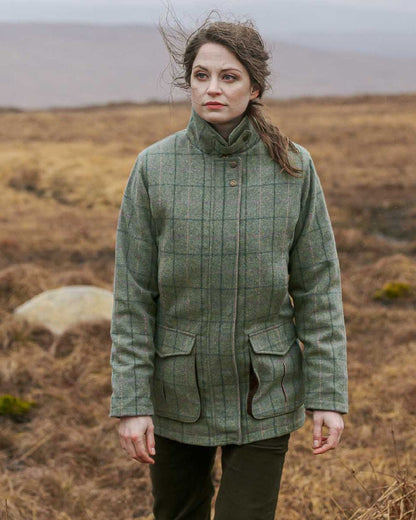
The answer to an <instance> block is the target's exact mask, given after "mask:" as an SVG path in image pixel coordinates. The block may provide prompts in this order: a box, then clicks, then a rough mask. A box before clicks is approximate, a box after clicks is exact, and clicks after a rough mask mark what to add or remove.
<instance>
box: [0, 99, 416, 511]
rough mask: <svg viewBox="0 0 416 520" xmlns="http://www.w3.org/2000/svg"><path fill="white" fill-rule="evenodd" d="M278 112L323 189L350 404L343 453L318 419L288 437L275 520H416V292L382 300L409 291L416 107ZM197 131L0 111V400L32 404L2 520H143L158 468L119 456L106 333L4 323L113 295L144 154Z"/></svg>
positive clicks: (304, 104)
mask: <svg viewBox="0 0 416 520" xmlns="http://www.w3.org/2000/svg"><path fill="white" fill-rule="evenodd" d="M268 109H269V113H270V115H271V117H272V118H273V120H274V121H276V122H278V123H279V125H280V126H281V128H282V129H283V130H284V131H285V132H286V133H287V134H288V135H289V136H291V137H292V138H293V139H294V140H295V141H297V142H299V143H301V144H303V145H304V146H306V147H307V148H308V149H309V150H310V151H311V153H312V156H313V157H314V161H315V164H316V166H317V169H318V172H319V174H320V177H321V179H322V183H323V185H324V189H325V193H326V197H327V201H328V206H329V210H330V213H331V216H332V220H333V223H334V229H335V234H336V238H337V244H338V249H339V254H340V260H341V267H342V273H343V290H344V300H345V315H346V323H347V334H348V339H349V371H350V397H351V410H350V414H349V415H348V416H346V418H345V421H346V429H345V433H344V438H343V442H342V444H341V446H340V447H339V449H338V450H336V451H334V452H331V453H328V454H326V455H323V456H320V457H314V456H313V455H312V453H311V449H310V444H311V423H310V419H308V420H307V424H306V426H305V428H303V429H302V430H300V431H298V432H296V433H294V434H293V436H292V438H291V447H290V451H289V454H288V457H287V464H286V466H285V471H284V478H283V482H282V488H281V497H280V502H279V507H278V516H279V518H283V519H284V520H301V519H302V520H305V519H306V520H347V519H349V520H369V519H377V520H382V519H383V520H384V519H387V520H389V519H390V520H400V519H402V520H411V519H412V520H415V519H416V513H415V507H416V506H415V504H416V498H415V497H416V491H415V478H416V474H415V469H414V468H415V467H416V453H415V450H414V446H415V444H416V434H415V432H416V411H415V402H416V382H415V378H414V367H415V365H416V342H415V338H416V325H415V323H416V320H415V309H416V300H415V293H414V292H410V293H409V295H408V296H407V297H406V298H397V299H393V300H388V299H387V300H386V299H384V300H383V299H381V300H380V299H375V298H374V294H375V293H376V292H377V291H378V290H380V289H381V288H382V287H383V286H385V284H387V283H392V284H394V283H397V282H400V283H405V284H407V285H409V286H411V287H414V286H415V284H416V282H415V280H416V278H415V275H416V240H415V236H416V219H415V216H416V213H415V211H416V210H415V205H414V200H415V195H416V176H415V174H414V165H415V164H416V148H415V147H414V146H413V143H414V142H416V96H394V97H389V96H362V97H355V98H354V97H353V98H339V99H330V98H327V99H321V100H316V99H309V100H308V99H303V100H297V101H294V100H292V101H287V102H276V103H270V104H269V107H268ZM188 115H189V109H188V107H187V106H185V105H177V106H174V107H169V106H165V105H158V106H151V105H149V106H135V105H121V106H110V107H102V108H99V107H96V108H93V109H85V110H55V111H48V112H7V111H3V112H1V113H0V152H1V153H0V171H1V178H0V185H1V189H0V204H1V207H2V214H1V217H0V219H1V227H0V306H1V311H0V395H3V394H12V395H15V396H16V397H20V398H22V399H24V400H30V401H35V402H36V405H37V406H36V407H35V408H34V409H33V410H32V411H31V412H30V414H29V417H28V419H27V420H26V421H25V422H14V421H13V420H12V419H11V418H9V417H2V418H0V468H1V469H0V518H1V519H2V520H3V519H6V518H7V519H10V520H30V519H37V520H50V519H58V520H60V519H62V520H69V519H71V520H75V519H77V520H84V519H86V520H88V519H91V518H98V519H100V520H106V519H113V518H114V517H115V516H116V517H117V518H120V519H123V520H124V519H126V520H127V519H130V518H137V519H142V520H145V519H148V518H149V519H150V516H149V515H150V511H151V493H150V482H149V477H148V468H147V467H144V466H141V465H139V464H137V463H135V462H133V461H130V460H127V459H126V458H125V456H124V455H123V452H122V451H121V450H120V448H119V445H118V439H117V432H116V421H114V420H112V419H109V418H108V406H109V395H110V368H109V351H110V338H109V324H108V323H87V324H83V325H82V326H80V327H77V328H74V329H72V330H69V331H67V332H66V333H65V334H63V335H62V337H60V338H58V339H57V340H56V339H55V338H53V336H52V335H51V334H50V333H49V332H48V331H47V330H46V329H44V328H42V327H31V326H28V325H27V324H26V323H25V322H22V321H18V320H16V319H15V318H14V316H13V315H12V310H13V309H14V308H15V307H16V306H17V305H19V304H20V303H22V302H23V301H25V300H26V299H28V298H30V297H31V296H33V295H35V294H37V293H38V292H40V291H43V290H45V289H51V288H54V287H58V286H60V285H69V284H79V283H81V284H82V283H85V284H94V285H98V286H102V287H105V288H108V289H111V285H112V275H113V250H114V237H115V227H116V219H117V214H118V206H119V203H120V200H121V195H122V191H123V187H124V185H125V182H126V180H127V176H128V173H129V170H130V168H131V166H132V164H133V162H134V159H135V157H136V154H137V152H138V151H139V150H140V149H142V148H143V147H145V146H147V145H148V144H150V143H151V142H153V141H155V140H157V139H159V138H161V137H163V136H165V135H167V134H169V133H171V132H172V131H174V130H176V129H179V128H183V127H184V126H185V125H186V122H187V119H188ZM392 430H394V439H393V438H392V434H391V431H392ZM219 478H220V468H219V464H218V462H217V464H216V469H215V480H216V482H217V483H218V480H219ZM6 499H7V511H6Z"/></svg>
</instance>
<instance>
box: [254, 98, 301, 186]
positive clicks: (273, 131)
mask: <svg viewBox="0 0 416 520" xmlns="http://www.w3.org/2000/svg"><path fill="white" fill-rule="evenodd" d="M262 106H263V104H262V103H261V101H259V100H252V101H250V102H249V104H248V107H247V111H246V114H247V116H248V118H249V119H250V122H251V123H252V124H253V126H254V128H255V129H256V131H257V132H258V134H259V135H260V137H261V140H262V141H263V143H264V145H265V146H266V148H267V151H268V152H269V155H270V157H271V158H272V159H273V160H274V161H276V162H277V163H278V164H279V165H280V166H281V167H282V168H283V170H285V171H286V172H287V173H289V174H290V175H293V176H294V177H300V176H301V174H302V170H300V169H298V168H295V167H294V166H292V165H291V164H290V161H289V151H292V152H295V153H299V150H298V149H297V148H296V146H295V145H294V144H293V143H292V141H291V140H290V139H289V138H288V137H286V136H285V135H283V134H282V133H281V132H280V130H279V128H278V127H277V126H275V125H274V124H273V123H272V122H271V121H268V120H267V119H266V118H265V117H264V113H263V110H262V108H261V107H262Z"/></svg>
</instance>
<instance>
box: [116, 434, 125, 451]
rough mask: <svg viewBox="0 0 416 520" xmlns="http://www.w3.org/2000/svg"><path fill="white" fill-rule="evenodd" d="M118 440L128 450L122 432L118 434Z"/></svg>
mask: <svg viewBox="0 0 416 520" xmlns="http://www.w3.org/2000/svg"><path fill="white" fill-rule="evenodd" d="M118 440H119V441H120V446H121V448H122V449H123V450H125V451H127V445H126V439H125V438H124V437H123V435H122V434H121V433H119V435H118Z"/></svg>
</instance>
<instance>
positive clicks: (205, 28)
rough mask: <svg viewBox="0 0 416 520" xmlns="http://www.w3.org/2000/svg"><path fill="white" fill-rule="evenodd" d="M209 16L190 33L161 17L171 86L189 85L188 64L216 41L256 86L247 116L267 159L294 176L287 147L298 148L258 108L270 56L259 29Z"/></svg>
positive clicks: (190, 70) (176, 21)
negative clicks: (258, 137) (235, 60)
mask: <svg viewBox="0 0 416 520" xmlns="http://www.w3.org/2000/svg"><path fill="white" fill-rule="evenodd" d="M169 14H170V15H172V13H169ZM213 15H218V13H217V11H211V13H210V14H209V15H208V17H207V18H206V20H205V21H204V22H203V24H202V25H200V26H199V27H198V28H197V29H196V30H195V31H193V32H192V33H191V34H188V33H187V31H186V30H185V29H184V28H183V26H182V25H181V23H180V22H179V20H178V19H177V18H176V16H175V15H173V18H174V25H172V24H170V23H169V21H168V17H167V18H166V20H165V24H166V27H163V26H162V24H159V30H160V33H161V35H162V37H163V40H164V42H165V45H166V47H167V49H168V51H169V54H170V56H171V59H172V62H171V66H172V75H173V81H172V83H173V85H174V86H178V87H180V88H183V89H189V88H190V83H191V73H192V65H193V62H194V60H195V57H196V55H197V54H198V51H199V49H200V48H201V47H202V45H204V44H205V43H219V44H221V45H223V46H224V47H226V48H227V49H229V50H230V51H231V52H232V53H233V54H234V55H235V56H236V57H237V59H238V60H239V61H240V62H241V63H242V64H243V65H244V67H245V68H246V69H247V72H248V74H249V76H250V79H251V82H252V85H253V87H254V88H256V89H259V95H258V97H257V98H256V99H254V100H252V101H250V102H249V104H248V106H247V109H246V114H247V116H248V117H249V119H250V121H251V123H252V124H253V126H254V128H255V129H256V130H257V132H258V133H259V135H260V137H261V139H262V141H263V143H264V144H265V146H266V148H267V150H268V152H269V154H270V156H271V158H272V159H273V160H274V161H276V162H277V163H278V164H279V165H280V166H281V167H282V168H283V169H284V170H285V171H286V172H287V173H289V174H290V175H294V176H298V174H300V173H301V171H302V170H300V169H298V168H295V167H294V166H292V165H291V164H290V161H289V150H290V151H293V152H295V153H298V149H297V148H296V147H295V145H294V144H293V143H292V141H291V140H290V139H289V138H288V137H286V136H285V135H283V134H282V133H281V132H280V130H279V128H278V127H277V126H276V125H274V124H273V123H272V122H271V121H269V120H267V119H266V118H265V116H264V113H263V110H262V106H263V104H262V103H261V101H260V98H261V96H262V95H263V93H264V91H265V90H266V89H267V88H269V87H270V85H269V83H268V82H267V77H268V76H269V75H270V70H269V68H268V63H267V62H268V60H269V58H270V55H269V53H268V52H267V51H266V48H265V45H264V42H263V40H262V38H261V36H260V34H259V32H258V31H257V30H256V29H255V27H254V24H253V22H252V21H244V22H241V21H232V22H225V21H221V20H218V21H212V17H213ZM183 42H184V43H185V49H183Z"/></svg>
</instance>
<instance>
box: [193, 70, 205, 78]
mask: <svg viewBox="0 0 416 520" xmlns="http://www.w3.org/2000/svg"><path fill="white" fill-rule="evenodd" d="M194 77H195V78H197V79H206V78H207V77H208V76H207V74H206V73H205V72H201V71H199V72H195V74H194Z"/></svg>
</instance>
